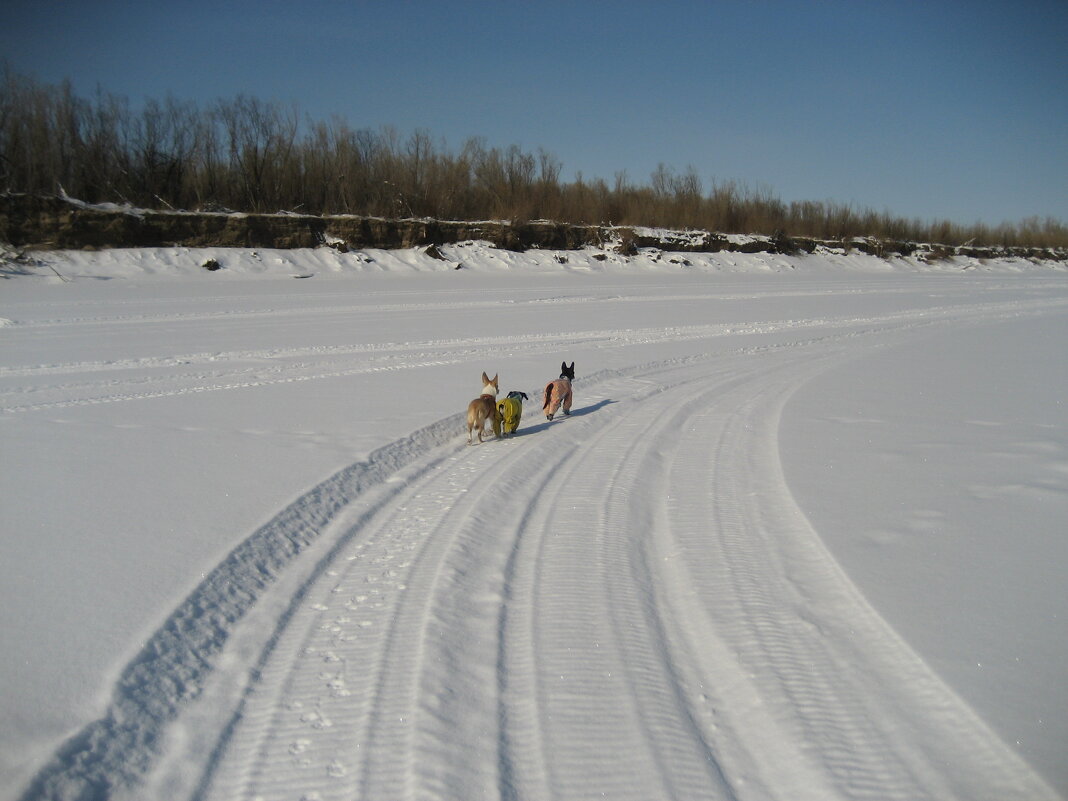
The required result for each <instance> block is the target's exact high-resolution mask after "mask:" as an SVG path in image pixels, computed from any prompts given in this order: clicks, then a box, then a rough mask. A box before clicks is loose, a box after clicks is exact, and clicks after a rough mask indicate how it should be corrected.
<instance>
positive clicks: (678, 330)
mask: <svg viewBox="0 0 1068 801" xmlns="http://www.w3.org/2000/svg"><path fill="white" fill-rule="evenodd" d="M1065 303H1066V302H1065V301H1062V300H1059V299H1053V300H1045V301H1034V302H1029V303H1027V304H1026V305H1023V304H1020V303H1016V302H1014V303H990V304H975V305H962V306H949V307H936V308H930V309H920V310H909V311H905V312H897V313H892V314H887V315H882V316H879V317H863V318H813V319H799V320H785V321H782V320H775V321H768V322H750V323H734V324H730V323H723V324H709V325H690V326H679V327H670V328H663V327H657V328H641V329H602V330H591V331H579V332H568V333H564V334H541V335H521V336H511V337H483V338H478V339H470V340H447V341H428V342H411V343H381V344H374V345H368V344H351V345H332V346H318V347H306V348H271V349H264V350H251V351H231V352H221V353H198V354H185V355H177V356H169V357H159V358H144V359H128V360H116V361H102V362H72V363H65V364H55V365H36V366H12V367H0V381H7V380H9V379H18V378H22V379H31V380H33V382H32V383H28V384H16V385H9V386H6V387H0V412H6V413H22V412H33V411H43V410H49V409H61V408H71V407H79V406H91V405H98V404H106V403H120V402H129V401H145V400H153V399H159V398H167V397H176V396H182V395H193V394H200V393H204V392H220V391H233V390H247V389H254V388H259V387H265V386H273V385H279V384H291V383H299V382H305V381H321V380H327V379H334V378H342V377H347V376H354V375H362V374H368V373H375V372H386V371H392V370H410V369H419V368H424V367H428V366H440V365H451V364H463V363H469V362H471V361H478V360H480V359H483V358H487V357H489V358H493V359H494V360H498V359H500V358H502V357H507V356H511V355H517V354H536V353H550V352H557V351H558V350H559V349H560V347H561V344H562V343H566V345H567V347H569V348H575V347H581V346H585V347H602V348H604V347H611V348H624V347H629V346H631V345H650V344H657V343H661V342H667V341H670V342H681V341H688V340H701V339H718V338H729V337H745V336H755V335H766V334H788V333H795V332H801V331H814V330H826V331H828V332H829V336H836V335H837V334H838V332H841V331H843V330H851V329H852V330H855V331H857V332H858V333H863V332H865V331H871V330H873V329H874V330H882V329H886V328H888V327H897V328H903V329H907V328H916V327H920V326H926V325H934V324H938V322H939V321H940V320H941V319H943V318H945V319H958V320H959V319H962V318H972V317H973V318H977V319H984V320H987V321H989V320H991V319H998V318H1002V319H1007V318H1012V317H1016V316H1019V315H1022V314H1036V313H1041V312H1042V311H1043V310H1045V309H1050V308H1056V307H1059V306H1063V305H1065ZM209 364H210V365H212V369H211V370H210V371H207V372H204V371H203V366H204V365H209ZM70 374H77V375H81V374H84V375H87V376H94V378H90V379H87V380H82V381H80V382H58V383H54V382H53V381H52V378H53V377H54V376H60V375H70ZM101 374H103V375H106V376H107V377H106V378H101V379H97V378H95V376H97V375H101ZM72 395H74V397H72Z"/></svg>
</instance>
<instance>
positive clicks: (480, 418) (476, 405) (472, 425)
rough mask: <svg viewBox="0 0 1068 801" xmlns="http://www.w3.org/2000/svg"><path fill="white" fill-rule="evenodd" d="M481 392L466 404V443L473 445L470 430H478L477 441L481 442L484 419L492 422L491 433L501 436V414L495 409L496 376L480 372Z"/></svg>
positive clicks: (483, 431) (484, 427)
mask: <svg viewBox="0 0 1068 801" xmlns="http://www.w3.org/2000/svg"><path fill="white" fill-rule="evenodd" d="M482 384H483V386H482V394H481V395H479V396H478V397H477V398H475V399H474V400H473V401H471V402H470V403H469V404H467V444H468V445H474V444H475V443H473V442H472V441H471V432H472V431H476V430H477V431H478V441H479V442H482V435H483V433H485V430H486V421H487V420H489V421H490V422H491V423H492V424H493V435H494V436H495V437H496V438H497V439H500V438H501V414H500V412H498V411H497V392H498V389H497V376H493V378H492V379H491V378H490V377H489V376H488V375H486V374H485V373H483V374H482Z"/></svg>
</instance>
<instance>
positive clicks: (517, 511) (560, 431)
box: [6, 301, 1063, 801]
mask: <svg viewBox="0 0 1068 801" xmlns="http://www.w3.org/2000/svg"><path fill="white" fill-rule="evenodd" d="M1055 305H1063V304H1059V303H1056V302H1051V303H1043V302H1041V301H1035V302H1034V303H1027V304H980V305H975V306H968V307H954V308H951V309H935V310H928V311H924V312H915V313H906V314H901V315H891V316H887V317H884V318H870V319H865V320H833V321H826V320H820V321H799V322H796V323H791V324H788V325H786V326H783V329H782V330H783V331H784V332H787V333H789V332H799V333H800V332H803V331H808V330H812V331H813V332H815V331H817V330H819V336H814V337H813V338H811V339H808V340H796V341H790V342H785V343H782V344H778V345H772V346H765V347H760V348H753V349H750V350H747V351H746V352H745V356H746V358H744V359H739V358H736V356H737V355H738V354H737V352H730V353H724V354H718V355H710V356H708V357H690V358H686V359H679V360H677V361H674V362H663V363H657V364H652V365H644V366H637V367H633V368H630V369H626V370H618V371H606V372H603V373H601V374H597V375H594V376H590V377H589V378H587V379H585V380H584V381H583V384H582V387H581V391H580V393H579V394H578V397H577V401H576V408H575V410H574V412H573V414H572V416H571V417H570V418H564V419H558V420H556V421H553V422H551V423H546V422H544V421H543V420H542V418H541V417H540V410H539V409H538V408H537V406H538V404H537V400H536V399H535V398H533V397H532V399H531V401H530V402H529V403H528V405H527V409H526V411H525V415H524V421H523V423H522V425H521V427H520V429H519V432H518V434H517V435H515V436H513V437H511V438H508V439H506V440H504V441H499V442H498V441H490V442H488V443H487V444H485V445H479V446H476V447H467V446H464V445H460V444H459V441H460V440H461V439H462V436H461V435H460V434H459V432H460V431H461V428H462V426H461V421H460V416H459V415H454V416H452V417H449V418H446V419H444V420H441V421H439V422H438V423H435V424H433V425H432V426H429V427H427V428H426V429H423V430H421V431H417V432H414V433H413V434H412V435H410V436H409V437H407V438H405V439H402V440H398V441H397V442H395V443H392V444H391V445H389V446H386V447H385V448H382V449H381V450H379V451H377V452H376V453H374V454H372V456H371V457H370V458H369V460H368V461H367V462H365V463H359V464H356V465H352V466H351V467H349V468H347V469H346V470H344V471H341V472H340V473H338V474H337V475H335V476H333V477H332V478H330V479H328V480H327V481H325V482H323V483H322V484H320V485H319V486H317V487H315V488H314V489H312V490H311V491H309V492H308V493H307V494H305V495H304V496H302V497H300V498H298V499H297V500H296V501H294V503H293V504H291V505H290V507H288V508H287V509H285V510H283V511H282V512H281V513H279V515H278V516H277V517H276V518H275V519H274V520H272V521H271V522H270V523H268V524H267V525H265V526H264V527H263V528H262V529H260V530H259V531H257V532H255V533H253V534H252V535H251V536H250V537H249V538H248V539H247V540H246V541H245V543H244V544H243V545H242V546H240V547H239V548H238V549H237V550H236V551H235V552H234V553H233V554H231V556H230V557H229V558H228V559H227V560H226V561H225V562H224V563H222V564H221V565H219V567H218V568H216V570H215V572H214V573H212V574H211V575H209V576H208V577H207V578H206V579H205V581H204V583H203V584H202V585H201V587H199V588H198V589H197V590H196V591H195V592H194V593H193V595H192V596H191V597H190V598H189V599H188V600H187V601H186V602H185V603H184V604H183V605H182V606H181V607H180V608H179V609H178V610H177V611H176V612H175V614H174V615H173V616H172V618H171V619H170V620H169V621H168V622H167V624H166V625H165V626H164V627H163V628H162V629H161V630H160V632H159V633H157V635H156V636H155V637H154V638H153V640H152V641H151V642H149V643H148V644H147V645H146V647H145V650H144V652H143V653H142V655H141V656H139V657H138V658H137V659H136V660H135V661H134V662H133V663H132V664H131V665H130V666H129V667H128V668H127V670H126V672H125V674H124V675H123V677H122V679H121V680H120V683H119V685H118V687H117V688H116V694H115V700H114V701H113V704H112V710H111V712H110V714H109V715H108V716H107V718H106V719H104V720H101V721H98V722H97V723H95V724H92V725H91V726H90V727H88V728H87V730H85V731H84V732H82V733H81V734H80V735H78V736H77V737H76V738H74V739H73V740H72V741H71V742H69V743H68V744H67V745H66V746H65V747H64V748H63V749H62V750H61V751H60V752H59V753H58V754H57V756H56V759H55V760H54V761H53V763H52V764H51V765H50V766H49V767H47V768H46V769H45V770H44V771H42V773H41V774H39V776H38V777H37V779H36V780H35V782H34V783H33V784H32V785H31V788H30V789H29V790H28V791H27V793H26V794H25V795H24V796H23V799H24V801H31V799H42V798H47V799H53V798H55V799H60V798H63V799H65V798H110V797H130V798H141V797H149V796H146V795H143V793H144V792H145V788H146V787H147V788H150V789H151V790H152V793H151V796H152V797H168V798H190V799H196V801H238V799H242V800H244V801H275V800H276V799H277V800H278V801H281V800H282V799H293V800H294V801H296V800H297V799H306V800H307V801H329V800H331V799H356V798H358V799H382V800H383V801H386V800H388V801H399V800H401V799H417V798H418V799H422V798H440V799H471V798H496V799H529V800H530V801H537V800H538V799H571V798H574V799H585V798H594V797H605V798H611V799H615V800H616V801H626V800H627V799H634V800H635V801H648V799H654V798H655V799H738V800H748V799H790V800H791V801H794V800H795V799H797V800H801V801H803V800H804V799H812V800H813V801H817V800H819V801H825V800H829V799H873V800H874V799H880V801H894V800H895V799H901V801H905V800H906V799H907V800H908V801H917V800H919V799H938V800H939V801H941V800H942V799H954V798H959V799H969V800H974V799H991V801H993V800H994V799H996V800H997V801H1006V799H1021V801H1023V799H1027V801H1034V800H1035V799H1043V798H1054V797H1055V795H1054V794H1053V792H1052V791H1051V790H1050V789H1049V788H1048V787H1046V786H1045V785H1044V784H1042V783H1041V781H1040V780H1039V779H1038V778H1036V777H1035V775H1034V773H1033V772H1032V771H1031V770H1030V768H1029V767H1027V766H1026V765H1025V764H1023V763H1022V762H1021V761H1020V760H1019V759H1018V758H1017V757H1016V756H1015V755H1014V754H1013V753H1012V752H1011V751H1009V749H1007V748H1006V747H1005V746H1004V745H1003V744H1002V743H1001V742H1000V741H999V740H998V739H997V738H996V737H995V736H994V735H993V734H992V733H991V732H990V731H989V730H988V728H987V727H986V726H985V725H984V724H983V723H982V722H981V721H980V720H979V719H978V718H977V717H976V716H975V715H974V714H973V713H972V712H971V710H970V709H969V708H968V707H967V706H966V705H965V704H964V703H963V702H962V701H960V700H959V699H958V698H957V697H956V696H955V695H954V694H953V693H952V692H951V691H950V690H949V689H948V688H947V687H946V686H945V685H944V684H942V683H941V681H940V680H938V679H937V677H936V676H934V675H933V674H932V673H931V671H930V670H929V669H928V668H927V667H926V666H925V665H924V664H923V663H922V662H921V661H920V659H919V658H918V657H917V656H916V655H915V654H914V653H913V652H912V651H911V650H910V649H909V647H908V646H907V645H906V644H905V643H904V642H903V641H901V640H900V639H899V638H898V637H897V635H896V634H895V633H894V632H893V631H892V630H891V629H890V628H889V627H888V626H887V625H886V624H885V623H884V622H883V621H882V619H881V618H879V616H878V615H877V614H876V613H875V612H874V611H873V610H872V609H871V608H870V607H869V606H868V604H867V603H866V602H865V600H864V599H863V597H862V596H861V595H860V594H859V592H858V591H857V590H856V589H855V588H854V587H853V585H852V584H851V583H850V581H849V579H848V578H847V577H846V576H845V574H844V573H843V572H842V571H841V570H840V569H839V567H838V566H837V564H836V563H835V561H834V560H833V558H832V557H831V556H830V555H829V553H828V552H827V551H826V550H825V549H824V548H823V546H822V543H821V542H820V539H819V536H818V534H817V533H816V532H815V531H814V530H812V528H811V527H810V526H809V524H808V522H807V520H806V519H805V516H804V514H803V513H802V512H801V510H800V509H799V508H798V507H797V506H796V505H795V504H794V501H793V498H792V496H791V495H790V492H789V488H788V487H787V485H786V483H785V480H784V478H783V476H782V473H781V469H780V465H779V459H778V447H777V427H778V420H779V415H780V413H781V410H782V408H783V407H784V405H785V404H786V402H787V400H788V398H789V397H790V395H791V393H792V392H793V391H795V390H796V389H798V388H799V387H800V386H802V385H803V384H804V383H805V382H807V381H808V380H810V379H811V378H813V377H814V376H816V375H818V374H819V373H820V372H821V371H823V370H826V369H829V368H830V367H832V366H834V365H836V364H840V363H841V361H842V360H843V359H847V358H855V356H856V352H857V351H856V348H855V345H850V347H848V348H845V347H836V341H838V340H845V339H846V338H855V337H865V338H866V341H868V342H870V345H871V347H873V348H878V347H885V346H889V345H892V344H893V343H894V342H896V341H900V338H901V337H902V336H912V335H913V334H914V333H915V332H916V331H918V330H920V329H921V328H924V327H927V326H931V325H940V326H954V325H956V326H959V325H969V324H972V323H975V322H980V321H982V322H989V321H990V320H991V319H993V318H997V317H998V316H1003V317H1011V316H1016V315H1021V314H1032V313H1041V312H1042V311H1043V310H1044V309H1047V308H1050V307H1052V306H1055ZM742 328H743V327H740V326H733V327H730V330H731V331H732V332H733V333H736V334H737V333H744V331H743V330H742ZM820 329H826V330H820ZM723 333H724V330H723V329H722V328H720V327H716V326H709V327H701V329H700V330H699V331H695V332H694V335H695V336H717V335H723ZM654 335H655V334H654V332H651V331H649V332H624V331H612V332H589V333H587V334H586V335H583V336H584V337H585V338H586V339H587V340H589V341H595V340H596V339H597V338H598V337H611V338H619V337H625V336H631V337H634V339H635V340H636V341H637V340H641V341H648V340H645V339H642V338H643V337H649V336H654ZM667 336H669V337H670V338H671V339H673V340H676V339H678V338H679V336H680V334H679V332H678V331H671V332H670V333H668V334H667ZM571 341H574V335H572V336H571ZM512 346H514V347H516V348H519V347H522V345H521V344H520V343H518V342H517V343H513V345H512ZM543 346H544V347H545V348H546V349H548V350H553V349H555V348H556V347H557V342H556V340H555V339H551V338H550V340H548V341H547V342H535V343H533V344H530V345H528V347H529V348H531V349H533V350H534V351H535V352H537V351H538V349H540V348H541V347H543ZM480 347H486V349H487V351H488V350H493V351H494V352H495V353H496V355H497V356H498V357H499V356H500V343H499V341H497V340H494V341H493V342H491V343H470V342H469V343H466V351H465V353H466V357H465V358H464V360H465V361H468V360H470V359H471V349H472V348H474V349H476V350H477V349H479V348H480ZM457 351H459V349H457ZM448 352H449V351H448V349H446V350H445V351H444V352H441V353H438V354H437V356H436V358H440V359H443V360H445V361H443V362H442V363H450V362H449V361H448V360H449V359H450V358H455V359H460V358H461V356H460V354H459V352H457V353H455V354H454V355H453V356H452V357H450V356H448V355H447V354H448ZM349 355H351V354H349ZM404 358H405V359H406V360H408V359H410V358H412V357H411V353H410V352H406V353H405V357H404ZM98 369H112V368H111V366H106V365H102V366H100V367H99V368H98ZM345 369H346V370H349V371H360V370H368V369H388V367H387V366H378V367H377V368H376V367H375V366H374V365H373V363H369V364H357V365H353V366H350V367H347V368H345ZM62 371H63V370H62V369H60V370H59V372H62ZM88 371H89V372H91V371H92V370H88ZM26 374H27V375H28V374H29V373H26ZM330 374H332V375H338V374H343V373H340V372H337V367H336V366H335V367H334V368H333V371H331V370H329V369H325V368H324V367H323V365H318V366H312V367H311V368H310V370H309V372H307V373H306V374H298V375H294V374H292V373H291V372H290V373H287V372H286V371H282V373H281V374H280V375H279V376H277V377H276V378H275V379H270V380H307V379H311V378H317V377H323V376H324V375H330ZM9 375H10V373H9ZM213 380H218V376H215V377H214V379H213ZM266 380H268V379H267V378H264V377H263V376H261V377H260V378H258V379H257V381H260V382H263V381H266ZM220 386H222V385H219V386H214V385H213V386H212V387H211V388H219V387H220ZM68 391H69V390H68ZM168 391H170V392H177V391H180V390H179V389H175V390H168ZM184 391H198V390H197V389H196V388H194V387H186V388H185V390H184ZM134 396H135V394H134V393H129V392H125V391H124V392H120V393H116V394H114V395H110V396H104V397H103V398H101V399H98V400H96V401H95V402H104V400H118V399H129V398H131V397H134ZM136 396H137V397H144V394H141V395H136ZM85 402H90V401H85ZM6 408H7V410H8V411H18V410H20V409H22V408H29V407H28V406H25V407H22V406H14V407H6ZM649 498H655V499H658V500H657V501H656V502H655V503H652V502H649V500H648V499H649ZM261 602H262V603H261ZM258 603H259V604H260V606H266V607H267V608H268V610H270V609H275V610H277V614H274V613H271V614H274V617H275V624H274V626H273V627H269V636H261V635H258V634H257V633H256V631H257V630H260V629H262V628H263V627H262V626H253V625H251V623H249V621H250V620H253V619H255V618H256V615H257V611H256V607H257V604H258ZM243 624H244V628H243ZM246 628H247V629H250V630H251V631H248V632H246V630H245V629H246ZM257 637H259V639H257ZM231 641H232V642H231ZM238 644H240V645H241V646H242V647H241V648H238V647H237V645H238ZM224 663H225V664H226V665H227V667H226V669H225V670H224V669H223V668H221V667H219V666H220V665H222V664H224ZM220 675H225V676H229V677H231V678H233V677H237V678H236V679H234V680H235V681H236V682H237V683H238V685H240V686H241V687H242V689H241V691H240V692H230V693H229V695H227V694H226V693H225V692H222V691H218V690H217V688H214V686H213V682H214V681H216V679H217V677H218V676H220ZM202 694H203V697H200V696H201V695H202ZM235 699H237V700H236V701H235ZM214 703H220V704H222V705H223V707H224V711H225V715H223V716H222V717H221V718H220V719H221V720H222V723H221V724H220V725H216V726H215V727H214V729H212V730H210V731H201V732H198V735H199V738H200V741H201V742H200V744H199V745H194V744H187V745H185V746H183V745H182V741H181V737H180V736H179V734H180V732H181V729H182V722H183V721H184V720H185V719H186V717H187V716H189V713H188V710H189V709H190V708H194V707H196V706H197V705H198V704H200V705H206V704H214ZM227 704H228V706H227ZM176 732H177V733H176ZM161 743H167V744H169V745H168V748H164V747H163V746H162V745H161ZM183 748H184V749H185V750H183ZM168 749H169V750H168ZM198 749H199V750H198ZM160 750H163V751H165V752H167V754H168V757H167V759H165V760H163V761H162V764H159V765H157V764H156V762H155V760H156V756H157V753H158V752H159V751H160ZM193 754H200V757H199V758H197V759H193V758H192V756H191V755H193ZM184 756H189V757H190V759H189V760H184V759H183V757H184ZM189 764H195V765H197V766H199V767H197V768H196V770H195V771H191V770H190V768H189ZM146 783H147V784H146ZM112 794H114V795H112Z"/></svg>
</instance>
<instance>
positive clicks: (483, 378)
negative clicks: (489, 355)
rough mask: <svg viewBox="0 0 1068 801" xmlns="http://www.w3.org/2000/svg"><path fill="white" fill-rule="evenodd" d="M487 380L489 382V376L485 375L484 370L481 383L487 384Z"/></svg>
mask: <svg viewBox="0 0 1068 801" xmlns="http://www.w3.org/2000/svg"><path fill="white" fill-rule="evenodd" d="M489 382H490V380H489V376H488V375H486V373H485V372H483V373H482V384H483V385H486V384H488V383H489Z"/></svg>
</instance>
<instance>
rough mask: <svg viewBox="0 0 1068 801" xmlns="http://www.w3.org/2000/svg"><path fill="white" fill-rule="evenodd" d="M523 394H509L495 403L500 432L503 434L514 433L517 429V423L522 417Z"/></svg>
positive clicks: (524, 395) (524, 394)
mask: <svg viewBox="0 0 1068 801" xmlns="http://www.w3.org/2000/svg"><path fill="white" fill-rule="evenodd" d="M525 397H526V393H525V392H509V393H508V397H507V398H504V399H503V400H501V401H498V403H497V411H498V412H499V413H500V416H501V430H502V431H503V432H504V433H505V434H512V433H515V430H516V429H517V428H519V421H520V419H522V417H523V398H525Z"/></svg>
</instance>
